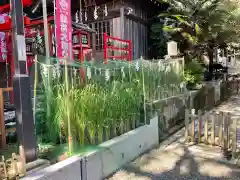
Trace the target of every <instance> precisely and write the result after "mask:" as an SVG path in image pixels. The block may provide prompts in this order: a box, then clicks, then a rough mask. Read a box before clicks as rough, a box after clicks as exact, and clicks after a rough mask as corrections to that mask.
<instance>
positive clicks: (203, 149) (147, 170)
mask: <svg viewBox="0 0 240 180" xmlns="http://www.w3.org/2000/svg"><path fill="white" fill-rule="evenodd" d="M216 110H223V111H227V112H234V113H239V115H240V96H235V97H232V98H231V99H230V100H229V101H228V102H226V103H224V104H222V105H221V106H219V107H218V108H217V109H216ZM183 136H184V129H183V130H181V131H180V132H178V133H177V134H175V135H174V136H172V137H171V139H172V140H173V139H174V140H175V141H173V142H172V143H170V144H168V145H166V144H165V145H160V146H159V147H158V148H156V149H153V150H152V151H150V152H148V153H146V154H144V155H142V156H141V157H139V158H137V159H136V160H135V161H134V162H131V163H129V164H127V165H125V166H124V167H123V168H122V169H121V170H119V171H118V172H117V173H115V174H114V175H113V176H112V177H109V180H150V179H152V180H178V179H180V180H184V179H189V180H193V179H194V180H208V179H214V180H224V179H229V180H237V179H239V180H240V168H238V167H237V166H233V165H229V164H228V163H225V162H227V160H225V159H224V157H223V156H222V152H221V150H220V149H219V148H218V147H210V146H205V145H189V144H188V145H186V144H184V138H183Z"/></svg>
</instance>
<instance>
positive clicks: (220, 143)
mask: <svg viewBox="0 0 240 180" xmlns="http://www.w3.org/2000/svg"><path fill="white" fill-rule="evenodd" d="M223 122H224V116H223V112H222V111H221V112H220V114H219V132H218V137H219V146H222V144H223V143H222V142H223Z"/></svg>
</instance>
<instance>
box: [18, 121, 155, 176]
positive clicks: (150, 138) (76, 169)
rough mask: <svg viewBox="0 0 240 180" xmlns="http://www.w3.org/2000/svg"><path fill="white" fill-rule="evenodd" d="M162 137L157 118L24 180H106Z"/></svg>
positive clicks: (153, 145)
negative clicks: (91, 150) (148, 123)
mask: <svg viewBox="0 0 240 180" xmlns="http://www.w3.org/2000/svg"><path fill="white" fill-rule="evenodd" d="M158 138H159V137H158V117H155V118H153V119H151V120H150V125H144V126H141V127H139V128H137V129H135V130H132V131H130V132H128V133H126V134H123V135H121V136H119V137H116V138H114V139H112V140H109V141H107V142H104V143H102V144H100V145H99V146H100V150H97V151H94V152H90V153H88V154H87V155H86V156H84V157H72V158H69V159H67V160H65V161H62V162H59V163H57V164H54V165H52V166H49V167H47V168H45V169H42V170H40V171H38V172H36V173H33V174H30V175H28V176H26V177H25V178H23V180H102V179H103V178H106V177H107V176H109V175H111V174H112V173H114V172H115V171H117V170H118V169H119V168H121V167H122V166H123V165H124V164H126V163H128V162H130V161H132V160H133V159H135V158H136V157H138V156H139V155H140V154H142V153H144V152H146V151H148V150H150V149H152V148H154V147H155V146H157V145H158V142H159V139H158Z"/></svg>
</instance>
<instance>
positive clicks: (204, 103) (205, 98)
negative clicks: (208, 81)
mask: <svg viewBox="0 0 240 180" xmlns="http://www.w3.org/2000/svg"><path fill="white" fill-rule="evenodd" d="M239 85H240V80H239V79H237V80H231V81H225V82H221V84H220V85H217V86H213V85H205V86H204V87H202V88H201V89H200V90H199V91H198V92H197V93H196V94H195V95H192V96H189V98H188V100H187V103H186V108H189V109H195V110H211V109H212V108H213V107H215V106H217V105H219V104H220V103H222V102H224V101H226V100H227V99H228V98H229V97H231V96H232V95H234V94H237V93H238V91H239ZM217 87H219V90H217V89H218V88H217ZM218 91H219V92H218Z"/></svg>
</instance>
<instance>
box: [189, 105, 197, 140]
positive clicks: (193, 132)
mask: <svg viewBox="0 0 240 180" xmlns="http://www.w3.org/2000/svg"><path fill="white" fill-rule="evenodd" d="M190 118H191V123H192V133H191V136H192V137H191V140H192V142H194V141H195V120H196V113H195V109H192V110H191V116H190Z"/></svg>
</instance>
